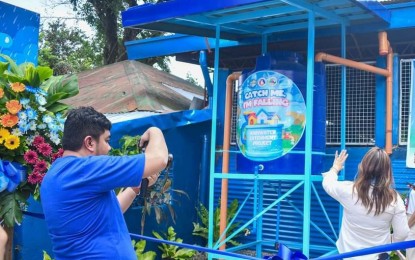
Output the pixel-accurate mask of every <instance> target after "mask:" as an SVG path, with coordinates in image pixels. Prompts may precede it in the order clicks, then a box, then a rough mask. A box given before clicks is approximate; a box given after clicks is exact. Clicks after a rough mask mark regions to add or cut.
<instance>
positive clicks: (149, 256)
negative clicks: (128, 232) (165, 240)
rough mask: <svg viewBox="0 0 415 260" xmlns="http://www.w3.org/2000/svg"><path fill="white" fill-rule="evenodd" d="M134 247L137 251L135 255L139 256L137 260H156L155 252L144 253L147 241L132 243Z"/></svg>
mask: <svg viewBox="0 0 415 260" xmlns="http://www.w3.org/2000/svg"><path fill="white" fill-rule="evenodd" d="M131 242H132V244H133V246H134V250H135V254H136V255H137V259H140V260H154V259H156V256H157V254H156V252H154V251H147V252H144V249H145V248H146V241H145V240H140V241H138V242H135V240H132V241H131Z"/></svg>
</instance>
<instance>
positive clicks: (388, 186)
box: [354, 147, 397, 215]
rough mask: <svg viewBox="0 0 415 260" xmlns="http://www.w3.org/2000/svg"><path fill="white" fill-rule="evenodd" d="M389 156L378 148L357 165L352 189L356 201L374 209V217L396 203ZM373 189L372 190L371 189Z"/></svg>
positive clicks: (369, 152)
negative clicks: (356, 198)
mask: <svg viewBox="0 0 415 260" xmlns="http://www.w3.org/2000/svg"><path fill="white" fill-rule="evenodd" d="M393 184H394V181H393V175H392V167H391V162H390V159H389V155H388V154H387V153H386V152H385V151H384V150H382V149H380V148H379V147H373V148H372V149H370V150H369V151H368V152H367V153H366V154H365V156H364V157H363V159H362V161H361V162H360V164H359V169H358V175H357V179H356V181H355V183H354V188H355V189H356V191H357V196H358V201H359V200H361V201H362V204H363V206H365V207H366V208H367V209H368V213H370V212H371V211H372V209H373V208H374V209H375V215H379V214H380V213H383V212H384V211H385V209H386V208H387V207H388V205H390V204H391V203H392V202H393V201H396V197H397V196H396V191H395V190H394V189H393V188H392V185H393ZM371 188H373V189H371Z"/></svg>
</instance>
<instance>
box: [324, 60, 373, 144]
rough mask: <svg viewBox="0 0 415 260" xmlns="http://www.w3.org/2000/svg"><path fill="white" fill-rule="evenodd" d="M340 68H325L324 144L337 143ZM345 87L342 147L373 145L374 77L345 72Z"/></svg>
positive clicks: (364, 72)
mask: <svg viewBox="0 0 415 260" xmlns="http://www.w3.org/2000/svg"><path fill="white" fill-rule="evenodd" d="M368 64H373V62H370V63H369V62H368ZM341 68H342V66H341V65H331V64H330V65H326V84H327V133H326V143H327V144H339V143H340V115H341V93H340V89H341ZM346 84H347V86H346V89H347V90H346V144H348V145H374V143H375V75H374V74H373V73H370V72H366V71H362V70H357V69H354V68H346Z"/></svg>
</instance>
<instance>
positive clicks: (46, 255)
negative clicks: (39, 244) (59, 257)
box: [43, 250, 52, 260]
mask: <svg viewBox="0 0 415 260" xmlns="http://www.w3.org/2000/svg"><path fill="white" fill-rule="evenodd" d="M43 260H52V258H51V257H50V256H49V255H48V253H47V252H46V251H45V250H43Z"/></svg>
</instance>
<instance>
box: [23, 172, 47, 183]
mask: <svg viewBox="0 0 415 260" xmlns="http://www.w3.org/2000/svg"><path fill="white" fill-rule="evenodd" d="M43 176H44V175H43V174H41V173H39V172H37V171H33V172H32V174H29V176H28V177H27V181H28V182H29V183H31V184H37V183H41V182H42V180H43Z"/></svg>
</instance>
